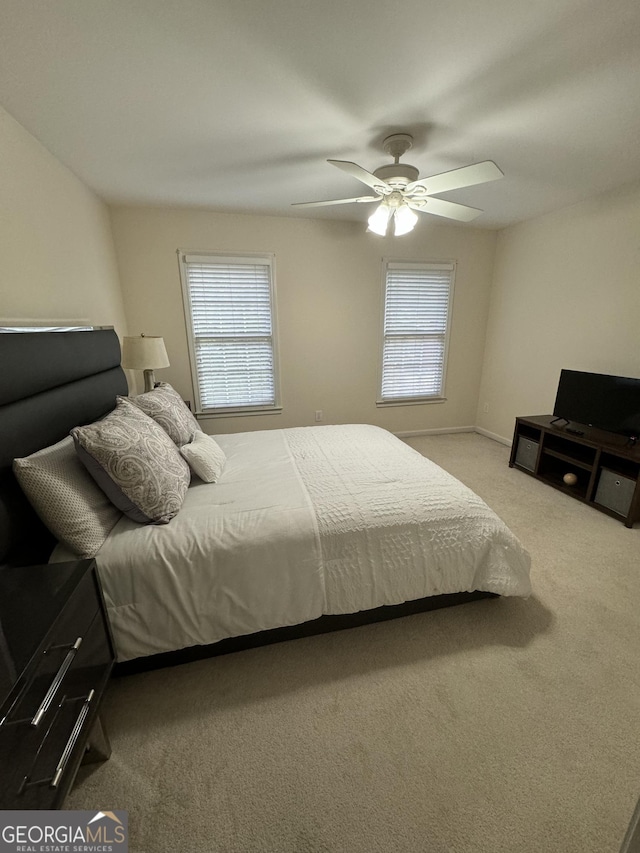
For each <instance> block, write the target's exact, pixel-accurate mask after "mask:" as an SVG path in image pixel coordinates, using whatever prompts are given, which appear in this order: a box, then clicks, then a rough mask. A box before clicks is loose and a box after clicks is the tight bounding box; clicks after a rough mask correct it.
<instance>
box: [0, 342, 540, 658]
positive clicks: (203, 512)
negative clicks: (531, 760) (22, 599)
mask: <svg viewBox="0 0 640 853" xmlns="http://www.w3.org/2000/svg"><path fill="white" fill-rule="evenodd" d="M0 352H1V353H2V355H3V356H4V358H3V363H4V364H5V365H7V364H9V365H11V366H12V370H11V371H10V374H11V375H10V378H9V380H8V381H7V380H6V379H3V380H2V388H1V389H0V391H1V393H0V444H1V447H2V450H1V454H2V456H1V458H0V467H1V472H0V478H1V479H0V544H1V547H2V559H3V560H4V561H6V562H9V563H12V564H16V563H20V562H21V563H33V562H35V561H40V562H42V561H46V560H49V559H54V560H60V559H65V558H66V559H69V558H71V559H73V558H74V557H73V555H71V554H69V553H68V551H65V549H64V548H61V547H60V546H58V547H56V543H55V540H54V539H52V537H51V536H50V534H49V533H48V532H47V531H46V529H45V528H44V527H43V525H42V523H41V522H40V520H39V518H38V516H37V515H36V514H35V513H34V511H33V510H32V508H31V507H30V506H29V504H28V502H27V501H26V500H25V499H24V496H23V495H22V493H21V490H20V488H19V487H18V486H17V483H16V482H15V478H14V477H13V475H12V471H11V463H12V460H13V458H14V457H22V456H26V455H28V454H32V453H33V452H34V451H36V450H39V449H41V448H44V447H48V446H49V445H52V444H54V443H55V442H58V441H60V440H61V439H62V438H64V437H65V436H66V435H67V433H68V432H69V430H70V429H72V428H73V427H75V426H77V425H78V424H87V423H91V422H92V421H96V420H98V419H100V418H101V417H103V416H104V415H105V414H107V413H109V412H110V411H111V410H112V409H113V408H114V405H115V400H116V396H117V395H126V394H127V389H126V382H125V378H124V374H123V372H122V370H121V368H120V366H119V364H120V350H119V344H118V340H117V337H116V335H115V333H114V332H113V331H112V330H96V331H91V332H67V333H38V334H27V333H23V334H14V335H0ZM215 438H216V442H217V443H218V444H219V446H220V447H221V448H222V450H223V451H224V455H225V457H226V461H225V463H224V469H223V472H222V475H221V476H220V478H219V479H218V481H217V482H216V483H204V482H202V481H200V480H199V479H198V478H197V477H193V479H192V481H191V485H190V486H189V488H188V489H187V491H186V495H185V497H184V502H183V504H182V506H181V508H180V511H179V512H178V513H177V514H176V515H175V517H173V518H172V519H171V521H170V522H169V523H168V524H161V525H156V524H147V525H144V524H140V523H137V522H135V521H133V520H131V519H130V518H128V517H126V516H123V517H122V518H120V520H119V521H118V522H117V523H116V524H115V526H114V527H113V528H112V530H111V532H110V533H109V534H108V536H107V538H106V540H105V541H104V544H103V545H102V546H101V547H100V549H99V551H98V553H97V554H96V561H97V565H98V570H99V574H100V578H101V582H102V586H103V590H104V595H105V601H106V603H107V607H108V612H109V619H110V622H111V626H112V629H113V633H114V637H115V641H116V646H117V651H118V659H119V661H120V662H121V664H124V662H132V661H133V662H135V661H140V660H147V661H151V660H155V661H163V662H168V661H167V655H170V654H175V653H176V652H178V653H179V652H181V651H182V650H190V649H195V650H198V651H197V652H196V654H201V653H208V652H210V651H211V650H212V649H215V648H219V649H226V648H229V646H228V645H225V644H229V643H233V642H234V640H239V642H240V646H238V647H246V646H247V645H252V644H254V643H256V644H257V643H259V642H261V641H271V640H273V639H279V638H280V637H281V636H299V635H301V634H304V633H313V632H316V631H321V630H327V629H328V628H332V627H343V626H344V625H349V624H359V623H362V622H363V621H368V620H369V619H371V620H375V619H379V618H388V616H390V615H396V614H398V613H400V614H401V613H405V612H414V611H415V610H418V609H430V608H431V607H432V606H442V605H443V604H446V603H454V602H457V601H459V600H465V599H469V598H473V597H477V596H478V595H502V596H511V595H519V596H526V595H528V594H529V592H530V584H529V557H528V555H527V553H526V552H525V550H524V549H523V548H522V546H521V545H520V543H519V542H518V540H517V539H516V537H515V536H514V535H513V534H512V533H511V531H509V529H508V528H507V527H506V526H505V525H504V523H503V522H502V521H501V520H500V519H499V518H498V516H497V515H496V514H495V513H494V512H493V511H492V510H491V509H490V508H489V507H488V506H487V505H486V504H485V503H484V502H483V501H482V500H481V499H480V498H479V497H478V496H477V495H475V494H474V493H473V492H472V491H470V490H469V489H468V488H466V487H465V486H463V485H462V484H461V483H460V482H459V481H457V480H456V479H455V478H453V477H452V476H451V475H449V474H447V473H446V472H445V471H443V470H442V469H441V468H439V467H438V466H437V465H435V464H434V463H432V462H430V461H429V460H427V459H425V458H424V457H422V456H421V455H420V454H418V453H417V452H416V451H414V450H412V449H411V448H409V447H408V446H407V445H405V444H404V443H403V442H401V441H400V440H399V439H397V438H395V437H394V436H393V435H391V434H390V433H388V432H386V431H385V430H382V429H380V428H378V427H374V426H371V425H345V426H320V427H301V428H293V429H285V430H278V429H276V430H268V431H258V432H247V433H240V434H233V435H218V436H216V437H215ZM282 631H284V632H287V631H288V632H289V633H288V634H287V633H285V634H281V633H279V632H282ZM291 632H293V633H291ZM202 650H204V652H203V651H202Z"/></svg>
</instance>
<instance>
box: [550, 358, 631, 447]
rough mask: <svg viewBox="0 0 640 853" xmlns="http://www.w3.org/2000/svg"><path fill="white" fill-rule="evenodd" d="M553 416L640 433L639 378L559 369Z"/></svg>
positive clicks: (618, 431)
mask: <svg viewBox="0 0 640 853" xmlns="http://www.w3.org/2000/svg"><path fill="white" fill-rule="evenodd" d="M553 414H554V417H556V418H561V419H563V420H566V421H575V422H576V423H579V424H586V425H588V426H593V427H597V428H598V429H604V430H608V431H609V432H615V433H619V434H620V435H626V436H640V379H631V378H628V377H626V376H608V375H606V374H604V373H584V372H582V371H580V370H562V371H561V372H560V382H559V384H558V393H557V395H556V402H555V405H554V407H553Z"/></svg>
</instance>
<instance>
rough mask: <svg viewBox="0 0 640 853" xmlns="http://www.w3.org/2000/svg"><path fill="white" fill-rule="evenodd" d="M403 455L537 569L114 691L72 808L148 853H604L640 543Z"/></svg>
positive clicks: (571, 505) (631, 791) (529, 490)
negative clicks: (116, 827) (492, 591)
mask: <svg viewBox="0 0 640 853" xmlns="http://www.w3.org/2000/svg"><path fill="white" fill-rule="evenodd" d="M409 443H410V444H411V445H412V446H413V447H415V448H416V449H418V450H420V451H421V452H422V453H424V454H425V455H426V456H429V457H430V458H432V459H433V460H434V461H436V462H437V463H438V464H440V465H442V466H443V467H444V468H446V469H447V470H449V471H451V472H452V473H453V474H454V475H455V476H457V477H459V478H460V479H461V480H462V481H463V482H465V483H467V484H468V485H469V486H471V488H473V489H474V490H475V491H476V492H478V494H480V495H481V496H482V497H483V498H484V499H485V500H486V501H487V502H488V503H489V505H490V506H492V507H493V508H494V509H495V510H496V512H497V513H498V514H499V515H500V516H501V517H502V518H503V519H504V520H505V521H506V522H507V524H508V525H509V526H510V527H511V528H512V529H513V531H514V532H515V533H516V534H517V535H518V536H519V537H520V539H521V541H522V542H523V544H524V545H525V547H527V548H528V550H529V551H530V553H531V555H532V558H533V570H532V580H533V587H534V595H533V597H531V598H530V599H529V600H526V601H525V600H516V599H504V600H486V601H479V602H475V603H473V604H468V605H464V606H460V607H456V608H449V609H446V610H440V611H437V612H433V613H426V614H421V615H417V616H411V617H408V618H405V619H400V620H396V621H394V622H387V623H384V624H378V625H370V626H366V627H364V628H358V629H354V630H350V631H342V632H338V633H335V634H329V635H324V636H321V637H313V638H309V639H303V640H296V641H294V642H289V643H281V644H278V645H275V646H271V647H267V648H263V649H256V650H252V651H247V652H242V653H239V654H235V655H229V656H226V657H222V658H218V659H212V660H209V661H202V662H198V663H194V664H189V665H185V666H182V667H176V668H173V669H165V670H161V671H156V672H153V673H148V674H144V675H140V676H133V677H129V678H123V679H120V680H117V681H114V682H113V684H112V685H111V687H110V690H109V694H108V697H107V700H106V704H105V710H104V718H105V721H106V724H107V726H108V729H109V733H110V736H111V741H112V746H113V755H112V757H111V760H110V761H109V762H107V763H106V764H104V765H102V766H99V767H95V768H92V769H90V770H88V769H83V770H82V771H81V775H80V777H79V781H78V783H77V785H76V788H75V789H74V791H73V792H72V793H71V795H70V796H69V798H68V800H67V803H66V807H67V808H81V809H103V810H104V809H127V810H128V811H129V823H130V828H131V829H130V832H131V839H132V842H131V848H130V849H132V850H134V851H138V852H139V853H140V851H145V853H165V851H166V853H169V851H171V853H176V851H196V850H198V851H212V852H213V851H216V853H343V852H344V853H378V851H379V853H396V851H397V853H414V852H415V853H418V851H420V853H424V851H428V853H445V851H446V853H501V851H505V853H541V851H544V853H590V851H594V853H616V851H618V849H619V846H620V843H621V841H622V838H623V836H624V833H625V829H626V826H627V823H628V821H629V819H630V817H631V814H632V812H633V808H634V805H635V802H636V799H637V798H638V795H640V737H639V733H640V627H639V626H640V619H639V615H640V584H639V580H640V559H639V558H640V528H636V529H634V530H627V529H626V528H625V527H624V525H623V524H622V523H620V522H618V521H616V520H614V519H612V518H609V517H607V516H605V515H603V514H601V513H599V512H596V511H595V510H593V509H591V508H589V507H586V506H584V505H582V504H580V503H578V502H576V501H574V500H572V499H570V498H568V497H566V496H564V495H562V494H560V493H559V492H556V491H554V490H553V489H551V488H549V487H548V486H545V485H543V484H541V483H538V482H537V481H535V480H533V479H532V478H531V477H528V476H526V475H525V474H523V473H522V472H519V471H515V470H512V469H510V468H508V466H507V460H508V448H506V447H504V446H502V445H500V444H497V443H495V442H493V441H491V440H489V439H486V438H483V437H481V436H478V435H473V434H461V435H451V436H446V435H445V436H434V437H426V438H424V437H421V438H416V439H411V440H410V441H409Z"/></svg>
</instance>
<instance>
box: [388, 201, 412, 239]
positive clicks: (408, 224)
mask: <svg viewBox="0 0 640 853" xmlns="http://www.w3.org/2000/svg"><path fill="white" fill-rule="evenodd" d="M393 220H394V222H393V224H394V226H395V230H394V232H393V233H394V234H395V236H396V237H400V236H401V235H402V234H408V233H409V231H413V227H414V225H415V224H416V222H417V221H418V217H417V216H416V214H415V213H414V212H413V210H411V208H410V207H409V206H408V205H406V204H403V205H401V206H400V207H398V208H397V209H396V212H395V215H394V217H393Z"/></svg>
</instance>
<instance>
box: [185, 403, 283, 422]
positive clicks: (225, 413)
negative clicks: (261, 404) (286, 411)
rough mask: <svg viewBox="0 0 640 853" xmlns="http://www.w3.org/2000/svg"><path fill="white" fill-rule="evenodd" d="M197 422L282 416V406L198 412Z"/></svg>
mask: <svg viewBox="0 0 640 853" xmlns="http://www.w3.org/2000/svg"><path fill="white" fill-rule="evenodd" d="M195 414H196V418H197V420H199V421H201V420H208V419H209V418H242V417H248V416H249V415H281V414H282V406H269V408H268V409H224V410H222V409H221V410H220V411H217V412H196V413H195Z"/></svg>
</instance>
